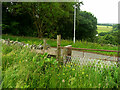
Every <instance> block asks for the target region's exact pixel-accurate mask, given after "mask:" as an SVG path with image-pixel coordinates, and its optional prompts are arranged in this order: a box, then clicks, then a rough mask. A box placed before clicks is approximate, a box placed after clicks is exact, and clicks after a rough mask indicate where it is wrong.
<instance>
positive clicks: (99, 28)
mask: <svg viewBox="0 0 120 90" xmlns="http://www.w3.org/2000/svg"><path fill="white" fill-rule="evenodd" d="M111 30H112V26H102V25H97V31H98V33H101V32H109V31H111Z"/></svg>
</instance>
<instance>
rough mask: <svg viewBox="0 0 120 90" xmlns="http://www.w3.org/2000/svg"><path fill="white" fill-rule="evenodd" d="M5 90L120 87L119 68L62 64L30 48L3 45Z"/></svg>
mask: <svg viewBox="0 0 120 90" xmlns="http://www.w3.org/2000/svg"><path fill="white" fill-rule="evenodd" d="M2 52H3V53H2V73H3V75H2V80H3V81H2V88H117V87H118V68H117V67H114V68H112V69H106V68H103V69H99V68H98V69H96V68H94V67H91V68H90V67H87V66H83V67H82V68H81V67H80V66H76V65H74V66H73V65H72V63H70V64H67V65H66V66H64V65H61V64H59V63H58V61H56V59H55V58H47V54H46V53H45V54H44V55H40V54H38V53H36V52H35V51H31V50H30V49H28V48H24V47H19V46H14V45H13V46H8V45H6V44H3V46H2Z"/></svg>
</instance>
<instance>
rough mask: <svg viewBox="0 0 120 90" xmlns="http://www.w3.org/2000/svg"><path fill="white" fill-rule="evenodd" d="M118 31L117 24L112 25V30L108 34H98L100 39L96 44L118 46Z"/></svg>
mask: <svg viewBox="0 0 120 90" xmlns="http://www.w3.org/2000/svg"><path fill="white" fill-rule="evenodd" d="M119 34H120V33H119V30H118V24H115V25H113V29H112V30H111V31H109V32H101V33H99V35H100V39H99V40H98V42H99V43H100V42H102V43H105V44H114V45H118V44H119V42H118V41H119V39H118V37H119Z"/></svg>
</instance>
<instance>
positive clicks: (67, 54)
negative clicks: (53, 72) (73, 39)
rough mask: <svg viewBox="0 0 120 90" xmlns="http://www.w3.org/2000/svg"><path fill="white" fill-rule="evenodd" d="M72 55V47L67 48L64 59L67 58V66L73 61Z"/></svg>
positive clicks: (64, 50)
mask: <svg viewBox="0 0 120 90" xmlns="http://www.w3.org/2000/svg"><path fill="white" fill-rule="evenodd" d="M71 54H72V45H68V46H65V48H64V49H63V57H65V62H64V63H65V64H66V63H67V62H70V61H71Z"/></svg>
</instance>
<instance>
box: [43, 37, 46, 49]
mask: <svg viewBox="0 0 120 90" xmlns="http://www.w3.org/2000/svg"><path fill="white" fill-rule="evenodd" d="M43 50H46V39H43Z"/></svg>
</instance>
